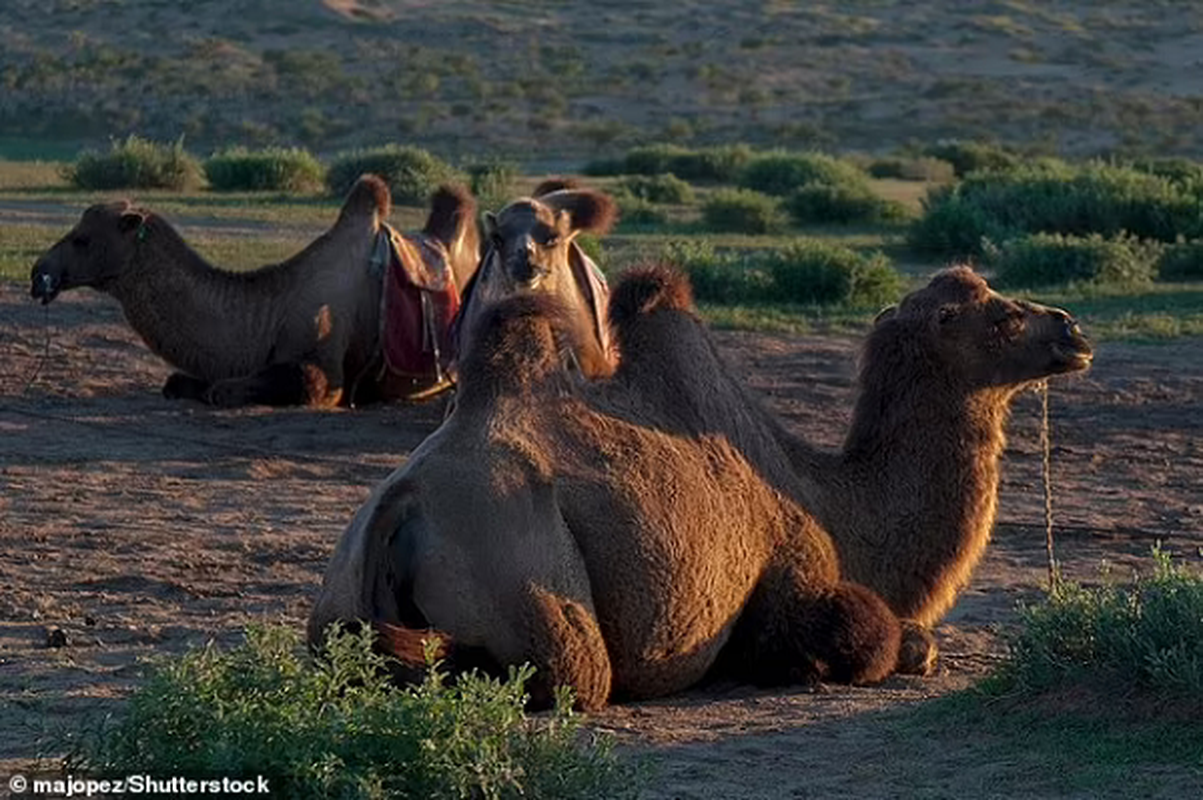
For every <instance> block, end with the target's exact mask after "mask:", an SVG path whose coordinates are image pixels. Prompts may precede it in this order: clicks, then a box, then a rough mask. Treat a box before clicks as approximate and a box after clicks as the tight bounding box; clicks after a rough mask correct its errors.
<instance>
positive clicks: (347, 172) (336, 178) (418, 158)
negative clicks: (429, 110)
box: [326, 144, 463, 206]
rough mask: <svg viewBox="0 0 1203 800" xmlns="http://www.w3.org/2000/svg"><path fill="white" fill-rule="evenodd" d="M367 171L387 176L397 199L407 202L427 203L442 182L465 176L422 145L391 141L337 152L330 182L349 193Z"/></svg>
mask: <svg viewBox="0 0 1203 800" xmlns="http://www.w3.org/2000/svg"><path fill="white" fill-rule="evenodd" d="M365 172H371V173H375V174H376V175H379V176H380V177H381V178H384V180H385V181H387V182H388V185H389V190H390V191H391V192H392V194H393V202H394V203H396V204H398V205H407V206H424V205H426V204H427V203H428V202H429V201H430V195H431V194H432V193H433V192H434V190H435V189H436V188H437V187H438V185H439V184H441V183H448V182H456V181H462V180H463V176H462V175H461V174H459V173H458V172H457V171H456V170H454V169H452V168H451V166H450V165H448V164H447V163H446V162H444V161H442V160H441V159H439V158H437V157H436V156H434V155H432V154H431V153H429V152H428V151H426V150H423V149H422V148H420V147H411V146H408V145H398V144H389V145H384V146H382V147H376V148H372V149H369V150H354V151H351V152H348V153H343V154H341V155H339V156H337V157H336V158H335V159H334V161H333V162H332V163H331V164H330V169H329V170H327V172H326V186H327V188H328V189H329V190H330V192H331V194H334V195H337V196H342V195H345V194H346V193H347V192H348V191H350V189H351V187H352V186H353V185H354V184H355V181H356V180H357V179H358V178H359V176H360V175H362V174H364V173H365Z"/></svg>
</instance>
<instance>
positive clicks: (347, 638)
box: [69, 626, 636, 798]
mask: <svg viewBox="0 0 1203 800" xmlns="http://www.w3.org/2000/svg"><path fill="white" fill-rule="evenodd" d="M530 675H531V669H530V668H529V667H523V668H521V669H515V670H511V672H510V675H509V678H508V679H507V680H504V681H500V680H493V679H489V678H484V677H481V676H479V675H475V674H472V675H468V676H464V677H462V678H460V679H459V680H458V681H456V683H455V684H454V685H448V683H447V682H446V680H445V676H444V675H443V674H442V673H441V672H440V671H439V670H438V665H437V664H434V663H432V666H431V669H430V672H429V674H428V677H427V678H426V680H425V682H424V683H423V684H422V685H420V686H418V687H414V688H409V689H401V688H397V687H395V686H393V685H392V684H391V683H390V682H389V680H388V678H387V660H386V658H385V657H384V656H381V655H379V654H378V653H376V652H374V651H373V648H372V633H371V631H370V629H365V630H364V632H362V633H350V632H345V631H335V632H333V634H332V635H331V637H330V638H329V641H328V645H327V650H326V653H325V655H324V657H323V658H321V659H319V660H313V659H311V658H310V657H309V656H308V655H306V654H305V652H304V650H303V648H302V645H301V642H300V640H299V637H298V636H297V634H296V633H294V632H293V631H292V630H291V629H289V628H286V627H282V626H275V627H257V628H251V629H248V631H247V640H246V643H245V644H243V645H242V646H240V647H237V648H234V649H231V650H226V651H223V650H220V649H218V648H217V647H215V646H213V645H212V644H210V645H209V646H208V647H205V648H203V649H200V650H196V651H193V652H191V653H188V654H187V655H185V656H183V657H181V658H178V659H174V660H167V661H161V662H159V663H158V664H157V666H155V667H154V669H153V671H152V674H151V675H150V677H149V680H148V681H147V682H146V683H145V684H144V685H143V686H142V687H141V688H140V689H139V690H138V691H137V692H136V693H135V694H134V696H133V697H132V699H131V700H130V703H129V707H128V713H127V714H126V716H125V717H124V718H123V719H122V720H120V722H118V723H117V724H116V725H115V726H114V727H111V728H110V729H109V730H106V731H103V735H100V736H92V737H85V738H84V739H82V740H81V742H80V743H79V744H78V749H77V751H76V753H75V754H74V756H73V757H72V758H71V759H69V762H70V764H69V765H70V766H71V767H72V768H75V769H77V770H78V769H87V770H90V771H93V772H95V773H99V774H126V773H133V772H137V773H139V774H141V773H147V774H161V775H181V776H188V777H211V776H213V775H228V776H241V777H246V776H255V775H264V776H267V777H268V779H269V782H270V786H271V789H272V792H273V794H279V795H281V796H292V797H340V798H342V797H364V798H367V797H386V796H387V797H431V798H444V797H445V798H468V797H480V798H509V797H563V798H593V797H601V796H607V797H621V796H629V795H631V794H632V793H634V792H635V791H636V788H635V787H636V781H635V780H633V778H634V777H635V771H634V770H633V769H631V768H629V767H627V766H624V765H623V764H620V763H619V762H618V761H617V760H616V758H615V756H614V755H613V753H612V752H611V750H610V745H609V743H608V741H606V740H601V739H598V738H596V737H594V736H591V735H589V734H587V733H586V732H585V731H583V729H582V728H581V720H580V718H579V717H578V716H576V715H574V714H573V713H572V712H571V696H570V693H567V692H564V693H561V694H560V695H559V696H558V698H557V701H558V702H557V707H556V710H555V711H554V712H553V713H552V714H550V715H549V716H546V717H540V718H536V719H530V718H528V717H526V716H525V714H524V713H523V704H524V702H525V699H526V696H525V694H524V691H523V683H524V681H525V680H526V679H527V678H529V677H530Z"/></svg>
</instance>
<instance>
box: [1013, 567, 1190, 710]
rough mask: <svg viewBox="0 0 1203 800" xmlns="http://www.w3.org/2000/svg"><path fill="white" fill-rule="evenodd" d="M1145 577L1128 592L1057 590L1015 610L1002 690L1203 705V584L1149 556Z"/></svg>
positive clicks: (1108, 587)
mask: <svg viewBox="0 0 1203 800" xmlns="http://www.w3.org/2000/svg"><path fill="white" fill-rule="evenodd" d="M1153 553H1154V566H1153V570H1152V572H1151V574H1147V575H1142V576H1139V577H1138V579H1137V580H1136V582H1135V583H1134V584H1133V585H1132V586H1130V587H1119V586H1116V585H1115V584H1114V583H1113V582H1111V581H1110V580H1108V581H1107V582H1106V583H1105V584H1104V585H1103V586H1100V587H1097V588H1086V587H1083V586H1080V585H1078V584H1075V583H1068V582H1066V583H1061V584H1060V585H1059V586H1058V587H1057V588H1056V589H1055V590H1054V591H1053V592H1051V593H1050V594H1049V595H1048V597H1047V598H1046V599H1045V600H1044V601H1043V602H1042V603H1038V604H1036V605H1032V606H1027V607H1024V608H1021V627H1020V630H1019V632H1018V633H1017V634H1016V635H1015V636H1014V637H1013V638H1012V640H1011V642H1010V656H1009V658H1008V660H1007V662H1006V663H1005V664H1004V665H1003V667H1002V669H1001V670H1000V673H999V675H998V678H997V679H998V680H999V681H1000V682H1001V683H1002V684H1003V687H1002V688H1004V689H1010V690H1018V691H1021V692H1030V693H1038V692H1044V691H1048V690H1052V689H1057V688H1060V687H1065V686H1092V687H1095V688H1098V689H1101V690H1103V692H1104V696H1108V695H1110V693H1111V692H1118V693H1120V694H1123V695H1130V694H1132V693H1134V692H1139V691H1142V690H1143V691H1145V692H1149V693H1154V694H1160V695H1161V696H1162V697H1165V698H1172V697H1185V698H1189V699H1190V700H1192V701H1193V702H1195V703H1198V702H1199V701H1200V700H1203V578H1201V577H1200V576H1199V575H1197V574H1195V573H1193V572H1192V571H1190V570H1188V569H1187V568H1186V567H1183V566H1181V565H1179V564H1175V563H1174V562H1173V560H1172V559H1171V557H1170V555H1169V554H1168V553H1167V552H1165V551H1162V550H1160V549H1155V550H1154V551H1153Z"/></svg>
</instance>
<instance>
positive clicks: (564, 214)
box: [556, 209, 580, 242]
mask: <svg viewBox="0 0 1203 800" xmlns="http://www.w3.org/2000/svg"><path fill="white" fill-rule="evenodd" d="M578 233H580V229H578V228H574V227H573V226H572V214H570V213H569V212H568V211H567V210H566V209H560V211H559V212H557V213H556V236H557V237H559V238H560V239H561V240H566V241H569V242H571V241H572V240H573V239H575V238H576V235H577V234H578Z"/></svg>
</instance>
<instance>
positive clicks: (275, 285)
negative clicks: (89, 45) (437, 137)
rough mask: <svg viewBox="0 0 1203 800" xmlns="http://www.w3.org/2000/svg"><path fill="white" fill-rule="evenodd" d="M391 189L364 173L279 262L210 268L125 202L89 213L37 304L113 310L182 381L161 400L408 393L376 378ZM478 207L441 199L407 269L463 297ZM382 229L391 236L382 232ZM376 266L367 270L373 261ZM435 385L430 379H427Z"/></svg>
mask: <svg viewBox="0 0 1203 800" xmlns="http://www.w3.org/2000/svg"><path fill="white" fill-rule="evenodd" d="M389 206H390V197H389V191H388V187H387V185H386V184H385V183H384V181H382V180H380V179H379V178H377V177H376V176H373V175H364V176H363V177H361V178H360V179H359V181H358V182H357V183H356V184H355V186H354V187H353V188H352V189H351V191H350V193H349V195H348V196H347V199H346V201H345V202H344V204H343V207H342V210H341V212H340V213H339V216H338V220H337V221H336V222H335V223H334V226H333V227H332V228H331V229H330V230H329V231H327V232H326V233H324V234H322V235H321V236H320V237H318V238H317V239H316V240H315V241H314V242H312V243H311V244H310V245H309V246H307V247H306V248H305V249H304V250H302V251H301V252H300V253H298V254H296V255H295V256H293V257H292V258H290V259H288V260H287V261H284V262H282V263H280V264H274V265H270V266H266V267H262V268H260V269H257V270H252V271H248V272H230V271H226V270H222V269H218V268H216V267H213V266H211V265H210V264H209V263H207V262H206V261H205V260H204V259H203V258H202V257H201V256H200V255H199V254H197V253H196V252H195V251H194V250H192V248H190V247H189V246H188V245H187V244H186V243H185V242H184V240H183V238H181V237H180V235H179V233H177V232H176V231H175V229H174V228H173V227H172V226H171V225H170V224H169V223H168V222H167V221H166V220H165V219H163V218H162V217H161V216H159V215H158V214H155V213H152V212H150V211H148V210H146V209H143V208H138V207H136V206H133V205H131V204H130V203H129V202H126V201H121V202H112V203H104V204H99V205H94V206H92V207H90V208H88V209H87V210H86V211H84V213H83V217H82V218H81V219H80V221H79V223H78V224H77V225H76V226H75V227H74V228H72V230H71V231H70V232H69V233H68V234H67V235H66V236H64V237H63V238H62V239H61V240H60V241H59V242H58V243H56V244H55V245H54V246H53V247H51V248H50V250H48V251H47V252H46V254H45V255H43V256H42V257H41V258H40V259H39V260H38V262H37V264H35V265H34V267H33V270H32V273H31V280H32V294H33V296H34V297H35V298H40V299H41V300H42V302H43V303H49V302H50V301H51V300H53V299H54V298H55V297H56V296H57V295H58V294H59V292H61V291H64V290H67V289H72V288H75V287H78V286H89V287H92V288H94V289H97V290H99V291H102V292H106V293H108V294H110V295H112V296H113V297H115V298H116V299H117V301H118V302H120V303H121V307H122V309H123V311H124V312H125V316H126V319H127V320H128V321H129V323H130V325H131V327H133V329H134V330H135V331H137V333H138V334H139V335H140V336H141V337H142V339H143V340H144V341H145V342H146V343H147V345H148V346H149V347H150V349H151V350H153V351H154V352H155V353H156V354H157V355H159V356H160V357H162V358H163V359H164V360H165V361H167V362H168V363H169V364H171V365H172V366H173V367H175V368H176V369H178V370H179V372H177V373H175V374H173V375H172V376H171V377H170V378H169V379H168V381H167V383H166V385H165V386H164V387H163V392H164V394H165V395H167V396H168V397H187V398H192V399H199V400H203V401H205V402H208V403H211V404H214V405H218V406H237V405H244V404H251V403H262V404H269V405H293V404H308V405H313V406H334V405H338V404H340V403H342V404H352V403H362V402H368V401H372V400H379V399H396V398H397V397H398V396H405V394H406V393H407V392H408V391H410V389H411V388H415V389H417V390H420V389H423V388H426V387H424V386H418V387H411V386H409V385H405V384H400V385H399V383H398V382H397V381H393V380H391V377H392V376H390V375H388V374H386V373H387V371H386V370H381V369H379V368H378V366H377V364H378V362H379V360H380V358H381V355H380V351H381V343H380V336H381V326H380V317H381V293H382V284H383V278H382V271H383V268H384V267H383V262H384V261H385V256H383V255H381V251H380V249H379V247H380V240H379V239H378V236H379V235H380V234H381V233H382V231H385V229H386V227H387V226H386V225H385V218H386V217H387V216H388V213H389ZM475 217H476V210H475V202H474V201H473V199H472V198H471V196H470V195H468V194H467V192H465V191H463V190H462V189H458V188H453V187H442V188H440V189H439V190H438V191H437V192H436V193H435V195H434V197H433V198H432V205H431V211H430V215H429V218H428V220H427V222H426V226H425V228H424V229H423V231H422V232H421V233H419V234H415V235H413V236H408V237H400V236H396V237H394V240H397V239H399V240H400V247H399V248H398V249H399V252H400V254H401V255H400V258H402V259H403V260H404V259H409V260H411V261H414V264H413V265H407V266H413V268H414V269H416V270H425V269H441V270H445V268H446V267H450V271H451V273H452V275H453V276H454V279H455V282H456V284H457V285H458V286H460V287H462V286H463V285H464V284H466V283H467V281H468V280H469V279H470V277H471V275H472V274H473V272H474V271H475V269H476V266H477V264H478V261H479V235H478V233H477V228H476V218H475ZM387 232H389V231H386V233H387ZM374 256H376V261H377V263H376V264H374V265H373V263H372V262H373V257H374ZM432 380H433V379H432Z"/></svg>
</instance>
